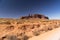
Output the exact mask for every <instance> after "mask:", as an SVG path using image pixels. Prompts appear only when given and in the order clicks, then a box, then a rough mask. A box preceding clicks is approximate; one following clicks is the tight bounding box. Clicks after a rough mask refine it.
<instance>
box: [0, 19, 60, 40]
mask: <svg viewBox="0 0 60 40" xmlns="http://www.w3.org/2000/svg"><path fill="white" fill-rule="evenodd" d="M59 27H60V20H48V19H44V20H43V19H28V20H27V19H11V20H10V19H1V20H0V40H28V39H29V38H32V37H34V36H38V35H41V34H44V33H45V32H48V31H51V30H53V29H55V28H59Z"/></svg>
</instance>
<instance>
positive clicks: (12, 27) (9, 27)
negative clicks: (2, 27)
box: [6, 25, 14, 30]
mask: <svg viewBox="0 0 60 40" xmlns="http://www.w3.org/2000/svg"><path fill="white" fill-rule="evenodd" d="M13 29H14V26H13V25H11V26H7V28H6V30H13Z"/></svg>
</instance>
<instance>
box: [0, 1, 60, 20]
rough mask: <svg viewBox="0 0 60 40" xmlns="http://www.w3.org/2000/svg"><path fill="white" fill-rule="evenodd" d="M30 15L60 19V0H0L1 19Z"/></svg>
mask: <svg viewBox="0 0 60 40" xmlns="http://www.w3.org/2000/svg"><path fill="white" fill-rule="evenodd" d="M29 13H30V14H34V13H35V14H36V13H39V14H43V15H46V16H48V17H49V18H50V19H60V0H0V18H18V17H20V16H23V15H28V14H29Z"/></svg>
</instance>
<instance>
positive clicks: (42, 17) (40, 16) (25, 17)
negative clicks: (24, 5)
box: [21, 14, 49, 19]
mask: <svg viewBox="0 0 60 40" xmlns="http://www.w3.org/2000/svg"><path fill="white" fill-rule="evenodd" d="M30 18H39V19H49V18H48V17H47V16H44V15H41V14H34V15H28V16H22V17H21V19H30Z"/></svg>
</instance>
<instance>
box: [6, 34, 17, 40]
mask: <svg viewBox="0 0 60 40" xmlns="http://www.w3.org/2000/svg"><path fill="white" fill-rule="evenodd" d="M7 39H8V40H18V38H17V36H15V35H10V36H7Z"/></svg>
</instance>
